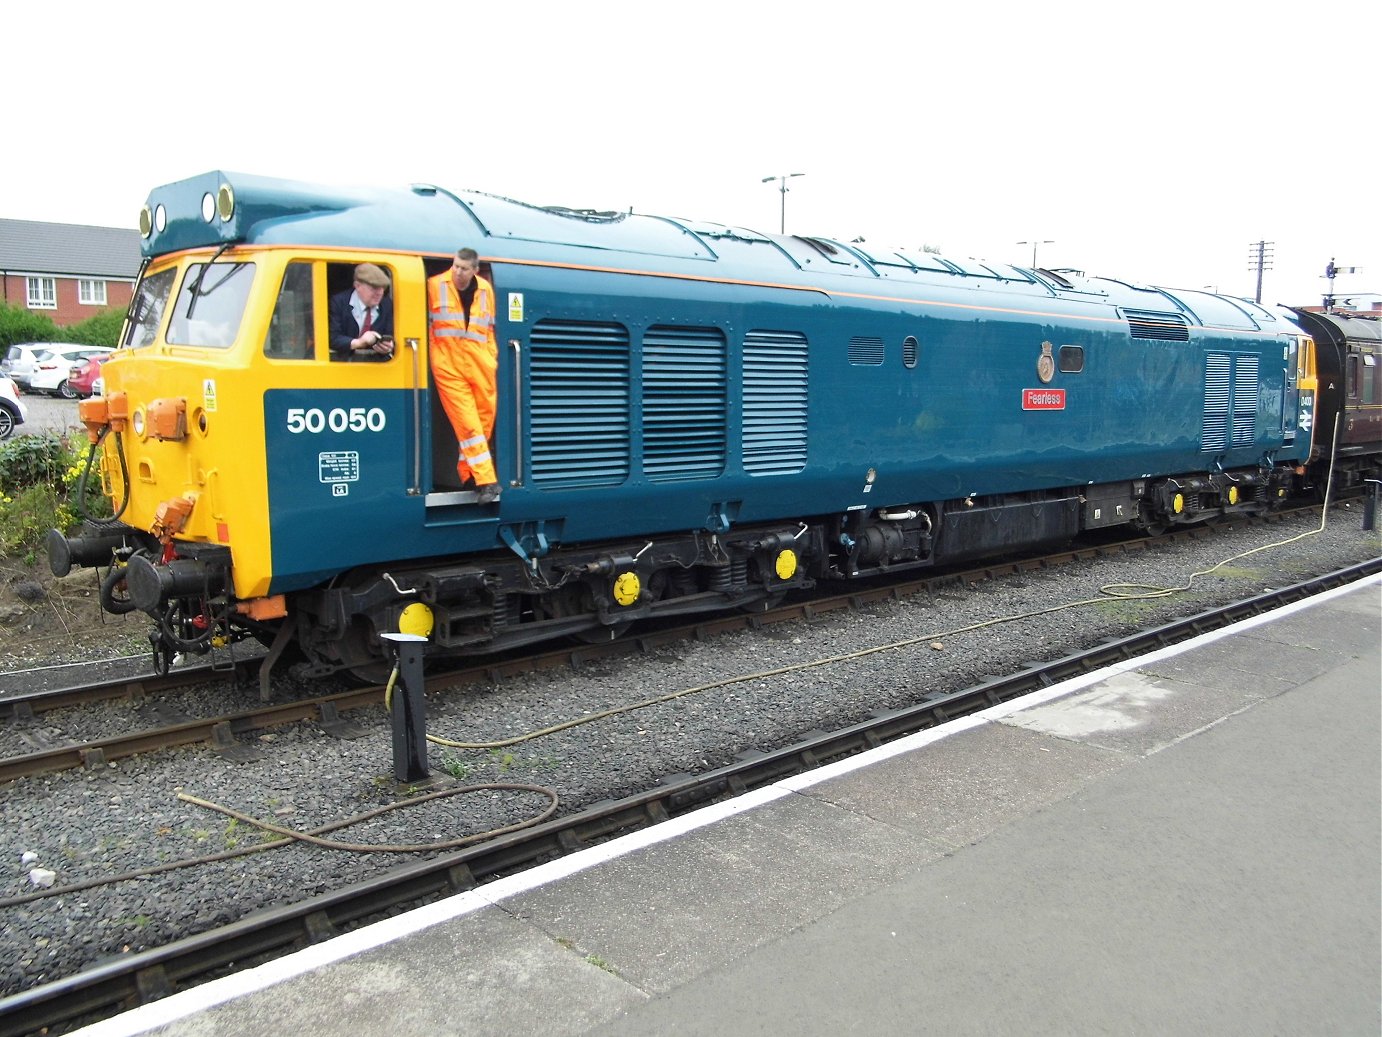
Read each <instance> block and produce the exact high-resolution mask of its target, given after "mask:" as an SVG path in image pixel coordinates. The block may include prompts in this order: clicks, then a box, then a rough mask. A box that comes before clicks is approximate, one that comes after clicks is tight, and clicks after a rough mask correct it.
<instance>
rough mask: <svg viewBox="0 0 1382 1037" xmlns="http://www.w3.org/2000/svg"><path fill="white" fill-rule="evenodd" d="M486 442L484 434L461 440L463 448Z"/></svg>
mask: <svg viewBox="0 0 1382 1037" xmlns="http://www.w3.org/2000/svg"><path fill="white" fill-rule="evenodd" d="M484 442H485V437H484V436H471V437H470V438H469V439H465V440H462V441H461V449H462V450H464V449H465V448H466V447H468V446H481V445H482V444H483V443H484Z"/></svg>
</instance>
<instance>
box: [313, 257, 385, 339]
mask: <svg viewBox="0 0 1382 1037" xmlns="http://www.w3.org/2000/svg"><path fill="white" fill-rule="evenodd" d="M393 284H394V274H393V271H392V270H391V269H390V268H388V267H387V266H384V265H382V264H379V263H331V264H329V265H328V266H327V268H326V292H327V323H328V333H327V338H328V341H329V343H330V348H331V359H332V360H337V361H343V362H351V363H384V362H387V361H389V360H391V359H393V356H394V348H393V345H394V341H393V316H394V315H393Z"/></svg>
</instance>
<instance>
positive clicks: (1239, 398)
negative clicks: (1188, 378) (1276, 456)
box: [1200, 353, 1260, 454]
mask: <svg viewBox="0 0 1382 1037" xmlns="http://www.w3.org/2000/svg"><path fill="white" fill-rule="evenodd" d="M1204 363H1205V369H1204V424H1203V427H1202V429H1201V441H1200V450H1201V452H1202V453H1206V454H1212V453H1220V452H1222V451H1224V450H1227V449H1228V448H1229V447H1230V446H1251V445H1252V443H1253V440H1254V438H1255V433H1256V429H1257V412H1258V391H1259V387H1260V386H1259V377H1258V371H1259V360H1258V357H1257V356H1256V354H1252V353H1244V354H1241V355H1237V356H1234V355H1230V354H1228V353H1210V354H1209V355H1208V356H1206V357H1205V362H1204Z"/></svg>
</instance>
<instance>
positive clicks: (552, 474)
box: [529, 320, 631, 487]
mask: <svg viewBox="0 0 1382 1037" xmlns="http://www.w3.org/2000/svg"><path fill="white" fill-rule="evenodd" d="M529 342H530V346H529V348H530V358H529V359H530V363H531V369H530V375H529V379H530V380H529V393H530V422H531V426H530V427H531V437H532V440H531V450H532V453H531V458H532V481H533V483H534V484H536V485H540V486H548V487H558V486H616V485H618V484H620V483H622V482H624V481H625V480H626V479H627V478H628V475H629V415H630V412H631V407H630V399H629V397H630V391H629V333H628V331H627V330H626V329H624V328H623V327H621V326H619V325H617V324H594V323H583V322H580V321H554V320H544V321H539V322H538V323H537V324H535V325H534V326H533V331H532V336H531V338H530V340H529Z"/></svg>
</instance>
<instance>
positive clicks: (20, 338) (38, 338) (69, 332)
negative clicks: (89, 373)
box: [0, 303, 125, 355]
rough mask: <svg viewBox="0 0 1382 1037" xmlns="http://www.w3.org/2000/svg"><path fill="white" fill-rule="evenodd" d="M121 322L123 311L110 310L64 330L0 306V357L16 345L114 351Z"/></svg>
mask: <svg viewBox="0 0 1382 1037" xmlns="http://www.w3.org/2000/svg"><path fill="white" fill-rule="evenodd" d="M124 323H125V311H124V310H118V309H112V310H106V311H105V312H104V313H98V314H96V316H94V317H88V318H87V319H86V320H82V321H78V322H77V323H76V324H69V325H67V327H65V328H63V327H59V326H58V325H56V324H54V323H53V319H52V318H51V317H48V316H45V315H44V314H42V313H33V312H31V311H29V310H26V309H23V308H22V307H19V306H10V305H8V304H6V303H0V355H3V354H4V352H5V350H6V349H8V348H9V347H10V346H12V345H14V343H16V342H75V343H76V344H77V345H79V346H110V347H111V348H114V347H115V344H116V343H117V342H118V341H120V328H121V327H122V326H123V325H124Z"/></svg>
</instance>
